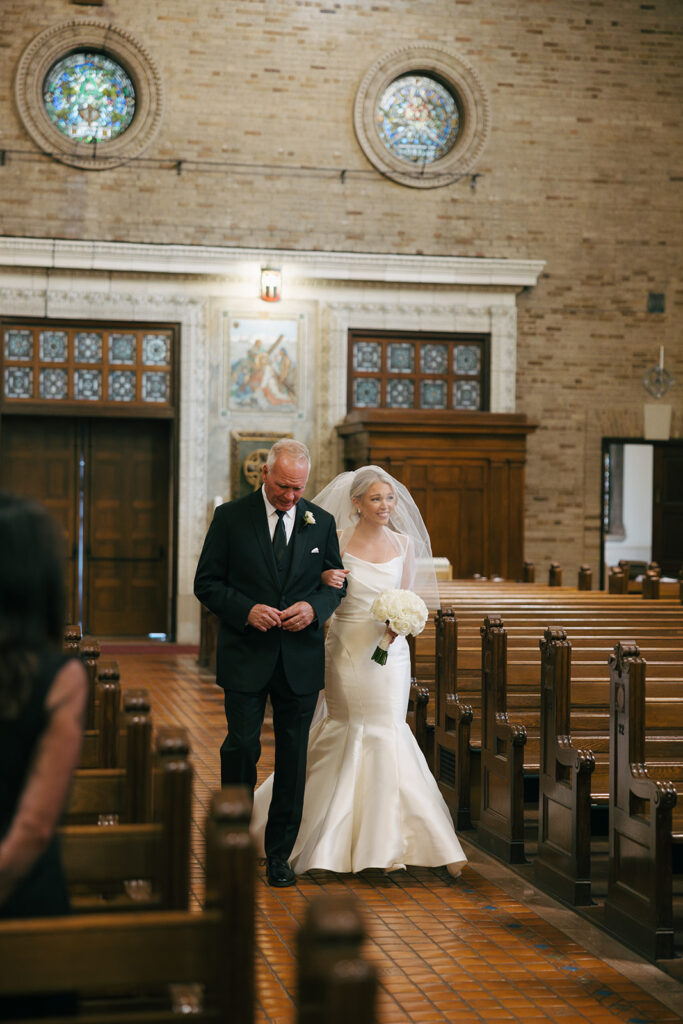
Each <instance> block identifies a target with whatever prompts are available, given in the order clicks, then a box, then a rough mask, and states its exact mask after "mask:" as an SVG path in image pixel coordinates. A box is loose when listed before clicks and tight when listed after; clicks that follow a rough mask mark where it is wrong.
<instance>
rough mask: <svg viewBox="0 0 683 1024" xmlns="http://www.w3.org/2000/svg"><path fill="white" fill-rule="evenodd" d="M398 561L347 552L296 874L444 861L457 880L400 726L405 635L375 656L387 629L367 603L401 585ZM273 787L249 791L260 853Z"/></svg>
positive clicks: (442, 819) (452, 853)
mask: <svg viewBox="0 0 683 1024" xmlns="http://www.w3.org/2000/svg"><path fill="white" fill-rule="evenodd" d="M403 561H404V555H397V556H396V557H395V558H392V559H391V560H390V561H388V562H382V563H376V562H366V561H364V560H363V559H361V558H358V557H356V556H355V555H351V554H348V553H345V554H344V556H343V562H344V566H345V568H346V569H349V570H350V572H349V575H348V576H347V593H346V597H345V598H344V600H343V601H342V602H341V604H340V606H339V608H338V609H337V611H336V613H335V615H334V616H333V618H332V620H331V623H330V628H329V631H328V634H327V639H326V643H325V690H324V695H325V701H326V704H327V714H326V716H325V717H323V718H322V719H321V720H319V721H316V720H315V719H314V724H313V725H312V726H311V731H310V735H309V741H308V763H307V773H306V790H305V795H304V809H303V817H302V820H301V827H300V829H299V834H298V837H297V840H296V843H295V845H294V849H293V851H292V855H291V857H290V861H289V862H290V864H291V866H292V869H293V870H294V871H295V872H296V873H297V874H302V873H303V872H305V871H308V870H309V869H311V868H324V869H326V870H328V871H337V872H357V871H362V870H363V869H364V868H384V869H387V870H395V869H399V868H402V867H405V865H407V864H416V865H422V866H425V867H436V866H439V865H447V866H448V870H449V872H450V873H451V874H452V875H456V876H457V875H458V874H459V873H460V869H461V868H462V866H463V865H464V864H465V863H466V861H467V858H466V856H465V854H464V853H463V850H462V847H461V846H460V843H459V842H458V838H457V836H456V834H455V831H454V829H453V823H452V820H451V816H450V813H449V811H448V808H447V806H446V803H445V801H444V799H443V797H442V796H441V793H440V792H439V788H438V786H437V784H436V781H435V779H434V777H433V775H432V774H431V772H430V771H429V768H428V767H427V762H426V761H425V759H424V756H423V754H422V752H421V750H420V748H419V747H418V745H417V743H416V741H415V738H414V736H413V734H412V732H411V731H410V727H409V726H408V725H407V723H406V710H407V707H408V697H409V690H410V653H409V650H408V644H407V641H406V639H405V637H401V636H399V637H397V638H396V639H395V640H394V642H393V644H392V645H391V646H390V648H389V653H388V658H387V663H386V665H378V664H377V663H376V662H374V661H372V660H371V655H372V653H373V651H374V649H375V647H376V646H377V643H378V641H379V639H380V637H381V636H382V634H383V632H384V626H383V624H382V623H380V622H377V621H376V620H375V619H374V618H373V617H372V614H371V612H370V608H371V605H372V602H373V601H374V599H375V597H376V596H377V595H378V594H379V593H381V592H382V591H383V590H386V589H388V588H390V587H400V586H401V579H402V574H403ZM317 717H318V716H317V714H316V719H317ZM271 792H272V775H271V776H270V778H268V779H267V780H266V781H265V782H264V783H263V784H262V785H261V786H260V787H259V788H258V789H257V790H256V793H255V795H254V811H253V815H252V823H251V832H252V835H253V836H254V838H255V840H256V843H257V846H258V847H259V848H260V853H261V855H262V856H263V855H264V850H263V837H264V832H265V826H266V819H267V816H268V807H269V805H270V798H271Z"/></svg>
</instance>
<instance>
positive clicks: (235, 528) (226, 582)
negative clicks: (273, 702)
mask: <svg viewBox="0 0 683 1024" xmlns="http://www.w3.org/2000/svg"><path fill="white" fill-rule="evenodd" d="M306 512H310V513H311V514H312V515H313V518H314V519H315V523H307V522H306V520H305V518H304V517H305V514H306ZM289 543H290V545H291V544H293V545H294V547H293V549H292V559H291V564H290V569H289V573H288V575H287V578H286V579H285V580H284V581H282V582H281V581H280V578H279V576H278V571H277V568H276V566H275V558H274V555H273V546H272V541H271V538H270V531H269V529H268V517H267V515H266V507H265V504H264V501H263V495H262V494H261V491H260V489H259V490H258V491H254V492H253V493H252V494H248V495H247V496H246V497H244V498H239V499H237V500H236V501H229V502H227V503H226V504H225V505H220V506H219V507H218V508H217V509H216V511H215V513H214V517H213V521H212V523H211V526H210V527H209V531H208V533H207V535H206V540H205V541H204V547H203V549H202V553H201V555H200V558H199V563H198V565H197V572H196V574H195V581H194V592H195V594H196V596H197V597H198V598H199V600H200V601H201V602H202V604H204V605H206V607H207V608H208V609H209V610H210V611H212V612H214V614H215V615H217V616H218V618H219V619H220V629H219V632H218V643H217V649H216V682H217V683H218V685H219V686H222V687H223V688H224V689H229V690H237V691H241V692H250V691H252V692H253V691H256V690H259V689H261V688H262V687H263V686H265V685H266V684H267V683H268V680H269V679H270V677H271V675H272V673H273V669H274V668H275V664H276V662H277V658H278V655H279V654H282V664H283V666H284V671H285V674H286V676H287V681H288V683H289V685H290V686H291V687H292V689H293V690H294V692H295V693H301V694H303V693H313V692H315V691H317V690H320V689H321V688H322V686H323V685H324V671H325V657H324V648H323V640H324V633H323V626H324V624H325V621H326V620H327V619H328V618H329V617H330V615H331V614H332V613H333V611H334V610H335V608H336V607H337V605H338V604H339V602H340V601H341V599H342V597H343V596H344V594H345V592H346V588H345V587H344V588H343V589H341V590H338V589H336V588H335V587H326V586H324V585H323V583H322V581H321V578H320V577H321V573H322V571H323V570H324V569H331V568H335V569H336V568H341V567H342V561H341V557H340V555H339V542H338V540H337V532H336V525H335V521H334V518H333V517H332V516H331V515H330V514H329V512H325V510H324V509H322V508H320V507H319V506H318V505H314V504H313V503H312V502H310V501H306V499H305V498H301V499H300V501H299V502H298V504H297V506H296V519H295V523H294V529H293V530H292V536H291V538H290V541H289ZM296 601H308V602H309V604H310V605H311V606H312V607H313V610H314V612H315V619H314V621H313V622H312V623H311V625H310V626H308V627H307V628H306V629H304V630H301V631H299V632H295V633H294V632H289V631H287V630H284V629H277V628H274V629H270V630H268V631H267V632H266V633H262V632H261V631H260V630H258V629H254V628H253V627H252V626H250V625H248V623H247V616H248V615H249V611H250V610H251V608H252V607H253V605H255V604H268V605H271V606H272V607H275V608H280V609H284V608H288V607H289V606H290V605H292V604H294V603H295V602H296Z"/></svg>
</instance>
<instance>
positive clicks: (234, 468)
mask: <svg viewBox="0 0 683 1024" xmlns="http://www.w3.org/2000/svg"><path fill="white" fill-rule="evenodd" d="M293 436H294V435H293V434H292V433H291V431H289V432H287V431H273V430H232V431H231V432H230V497H231V500H233V501H234V500H235V498H243V497H244V496H245V495H246V494H251V492H252V491H255V490H256V489H257V488H258V487H259V486H260V484H261V473H260V467H261V466H262V465H263V463H264V462H265V460H266V456H267V454H268V452H269V451H270V449H271V448H272V446H273V445H274V444H275V442H276V441H281V440H282V439H283V438H285V437H293Z"/></svg>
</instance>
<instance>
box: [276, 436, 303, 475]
mask: <svg viewBox="0 0 683 1024" xmlns="http://www.w3.org/2000/svg"><path fill="white" fill-rule="evenodd" d="M281 455H286V456H287V458H290V459H291V460H292V461H293V462H305V463H306V465H307V466H308V468H309V469H310V468H311V456H310V452H309V451H308V448H307V447H306V445H305V444H304V443H303V441H295V440H294V439H293V438H291V437H284V438H283V439H282V440H281V441H276V442H275V444H274V445H273V447H272V448H271V449H270V451H269V452H268V458H267V459H266V466H267V467H268V471H269V472H270V470H272V468H273V466H274V465H275V460H276V459H279V458H280V456H281Z"/></svg>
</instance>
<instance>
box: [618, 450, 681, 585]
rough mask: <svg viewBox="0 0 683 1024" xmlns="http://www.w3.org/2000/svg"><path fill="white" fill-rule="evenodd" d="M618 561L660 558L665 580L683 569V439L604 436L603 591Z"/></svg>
mask: <svg viewBox="0 0 683 1024" xmlns="http://www.w3.org/2000/svg"><path fill="white" fill-rule="evenodd" d="M620 561H625V562H629V563H630V565H631V572H632V573H634V572H638V571H639V567H640V568H642V571H643V572H644V571H645V568H646V567H647V565H648V564H649V563H650V562H657V563H658V564H659V565H660V567H661V570H662V577H663V578H665V579H667V578H669V579H676V578H677V577H678V574H679V572H680V571H681V569H682V568H683V442H680V441H641V440H634V439H633V438H604V439H603V442H602V517H601V529H600V588H601V589H604V588H605V578H606V574H607V571H608V569H609V567H610V566H613V565H618V564H619V562H620Z"/></svg>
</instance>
